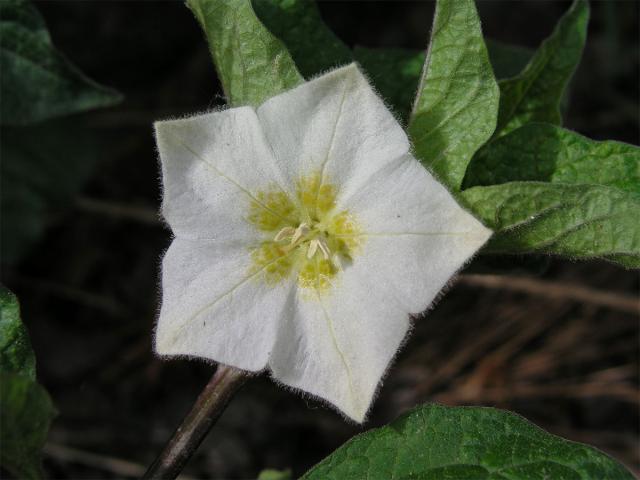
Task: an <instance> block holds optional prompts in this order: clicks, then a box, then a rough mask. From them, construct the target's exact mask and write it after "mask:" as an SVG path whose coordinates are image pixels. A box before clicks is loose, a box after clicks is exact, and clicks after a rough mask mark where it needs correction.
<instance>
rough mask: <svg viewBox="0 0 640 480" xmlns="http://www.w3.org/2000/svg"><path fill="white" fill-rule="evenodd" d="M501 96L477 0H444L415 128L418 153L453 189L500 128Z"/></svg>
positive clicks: (436, 20) (420, 91)
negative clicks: (481, 23)
mask: <svg viewBox="0 0 640 480" xmlns="http://www.w3.org/2000/svg"><path fill="white" fill-rule="evenodd" d="M498 95H499V94H498V85H497V84H496V80H495V77H494V76H493V71H492V69H491V64H490V63H489V57H488V54H487V48H486V46H485V43H484V39H483V37H482V31H481V29H480V20H479V18H478V14H477V12H476V7H475V5H474V2H473V0H440V1H438V3H437V4H436V13H435V18H434V25H433V31H432V34H431V44H430V45H429V52H428V54H427V59H426V62H425V67H424V72H423V74H422V78H421V81H420V86H419V88H418V97H417V99H416V103H415V105H414V109H413V114H412V118H411V121H410V123H409V133H410V136H411V137H412V140H413V144H414V147H415V152H416V154H417V156H418V158H419V159H420V160H422V162H423V163H424V165H426V166H427V167H428V168H430V169H431V170H433V172H434V173H435V174H436V175H437V176H438V177H439V178H440V180H441V181H443V182H444V183H445V184H446V185H448V186H449V187H450V188H451V189H453V190H459V189H460V185H461V184H462V180H463V178H464V173H465V170H466V168H467V164H468V163H469V161H470V160H471V157H472V156H473V154H474V153H475V152H476V150H478V148H480V146H481V145H482V144H484V143H485V142H486V141H487V140H488V139H489V137H491V135H492V133H493V131H494V127H495V124H496V115H497V110H498Z"/></svg>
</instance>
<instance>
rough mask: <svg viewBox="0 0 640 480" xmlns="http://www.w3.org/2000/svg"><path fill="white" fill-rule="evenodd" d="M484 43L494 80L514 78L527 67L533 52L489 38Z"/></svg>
mask: <svg viewBox="0 0 640 480" xmlns="http://www.w3.org/2000/svg"><path fill="white" fill-rule="evenodd" d="M485 41H486V43H487V50H488V51H489V60H491V66H492V67H493V73H495V75H496V78H500V79H504V78H510V77H514V76H516V75H517V74H519V73H520V72H521V71H522V70H523V69H524V67H526V66H527V64H528V63H529V61H530V60H531V57H532V56H533V51H532V50H530V49H528V48H526V47H521V46H519V45H509V44H506V43H502V42H498V41H496V40H491V39H490V38H486V39H485Z"/></svg>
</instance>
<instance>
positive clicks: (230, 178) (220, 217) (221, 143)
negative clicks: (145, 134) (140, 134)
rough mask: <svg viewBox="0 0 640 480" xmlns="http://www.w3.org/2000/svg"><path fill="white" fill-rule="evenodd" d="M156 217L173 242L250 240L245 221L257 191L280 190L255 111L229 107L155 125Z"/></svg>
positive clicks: (250, 229)
mask: <svg viewBox="0 0 640 480" xmlns="http://www.w3.org/2000/svg"><path fill="white" fill-rule="evenodd" d="M155 129H156V140H157V143H158V149H159V151H160V160H161V163H162V176H163V183H164V199H163V202H162V214H163V215H164V217H165V218H166V220H167V222H168V223H169V225H170V226H171V229H172V230H173V232H174V233H175V235H176V236H178V237H185V238H193V239H195V238H201V239H221V240H224V241H228V240H233V239H251V238H255V236H256V234H257V231H256V229H255V228H254V227H253V226H252V225H250V224H249V223H248V222H247V214H248V212H249V205H250V204H251V202H253V201H256V199H255V195H256V192H258V191H259V190H260V189H264V188H266V187H269V186H278V187H279V188H280V189H282V188H283V182H282V181H281V177H280V174H279V169H278V168H277V166H276V164H275V161H274V157H273V154H272V152H271V150H270V147H269V145H268V144H267V143H266V141H265V138H264V134H263V132H262V129H261V127H260V124H259V123H258V119H257V117H256V114H255V111H254V110H253V109H252V108H250V107H241V108H233V109H230V110H224V111H220V112H213V113H207V114H204V115H198V116H195V117H190V118H185V119H181V120H169V121H163V122H157V123H156V124H155Z"/></svg>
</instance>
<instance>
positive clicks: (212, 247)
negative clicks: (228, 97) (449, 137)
mask: <svg viewBox="0 0 640 480" xmlns="http://www.w3.org/2000/svg"><path fill="white" fill-rule="evenodd" d="M156 138H157V142H158V148H159V151H160V159H161V163H162V175H163V182H164V199H163V205H162V213H163V215H164V217H165V219H166V220H167V222H168V224H169V225H170V227H171V229H172V230H173V233H174V235H175V238H174V239H173V242H172V244H171V246H170V247H169V249H168V251H167V252H166V255H165V257H164V261H163V264H162V307H161V311H160V317H159V320H158V325H157V330H156V339H155V348H156V351H157V353H158V354H160V355H169V356H171V355H181V356H192V357H202V358H206V359H211V360H215V361H216V362H220V363H223V364H228V365H232V366H234V367H237V368H240V369H243V370H248V371H260V370H262V369H265V368H269V369H270V370H271V372H272V374H273V376H274V377H275V378H276V379H277V380H278V381H280V382H282V383H284V384H286V385H288V386H291V387H294V388H297V389H300V390H303V391H305V392H308V393H310V394H312V395H315V396H318V397H320V398H322V399H325V400H327V401H328V402H330V403H331V404H333V405H335V406H336V407H337V408H338V409H339V410H341V411H342V412H344V414H345V415H347V416H348V417H350V418H352V419H353V420H355V421H357V422H361V421H363V419H364V417H365V415H366V413H367V411H368V409H369V406H370V404H371V401H372V399H373V396H374V394H375V391H376V388H377V386H378V384H379V383H380V379H381V377H382V375H383V374H384V372H385V369H386V368H387V366H388V365H389V362H390V361H391V359H392V358H393V357H394V355H395V353H396V351H397V350H398V348H399V346H400V344H401V343H402V340H403V338H404V337H405V335H406V333H407V331H408V329H409V325H410V324H409V322H410V314H416V313H419V312H421V311H423V310H424V309H426V308H427V307H428V306H429V304H430V303H431V302H432V301H433V299H434V298H435V297H436V295H437V294H438V292H439V291H440V290H441V289H442V287H443V286H444V285H445V284H446V283H447V281H448V280H449V279H450V277H451V276H452V275H453V274H454V273H455V272H456V271H457V270H458V269H459V268H460V267H461V266H462V265H463V264H464V263H465V262H466V261H467V260H468V259H469V257H470V256H471V255H473V253H474V252H476V250H477V249H478V248H480V247H481V246H482V245H483V244H484V243H485V241H486V240H487V239H488V238H489V236H490V234H491V232H490V231H489V230H487V229H486V228H485V227H484V226H483V225H482V224H481V223H479V222H478V221H477V220H476V219H475V218H474V217H473V216H471V215H470V214H469V213H467V212H466V211H465V210H463V209H462V208H460V206H458V204H457V203H456V202H455V200H454V199H453V197H452V196H451V195H450V193H449V192H448V191H447V190H446V189H445V188H444V187H443V186H442V185H441V184H440V183H438V182H437V181H436V180H435V179H434V178H433V177H432V176H431V174H430V173H429V172H427V170H425V168H424V167H422V166H421V165H420V164H419V163H418V162H417V161H416V160H415V159H414V158H413V157H412V156H411V154H410V153H409V148H410V146H409V141H408V139H407V136H406V134H405V132H404V131H403V130H402V128H401V127H400V125H399V124H398V122H397V121H396V120H395V118H394V117H393V115H392V114H391V113H390V112H389V110H388V109H387V108H386V107H385V105H384V103H383V102H382V100H380V98H378V96H377V95H376V94H375V92H374V91H373V90H372V89H371V87H370V86H369V84H368V82H367V80H366V79H365V78H364V76H363V75H362V74H361V73H360V72H359V70H358V68H357V67H356V66H355V65H350V66H347V67H344V68H341V69H338V70H334V71H332V72H330V73H328V74H326V75H323V76H321V77H319V78H317V79H315V80H312V81H309V82H307V83H305V84H303V85H301V86H299V87H297V88H295V89H293V90H290V91H288V92H285V93H283V94H281V95H278V96H276V97H273V98H271V99H269V100H267V101H266V102H265V103H264V104H262V105H261V106H260V107H258V108H257V109H254V108H251V107H240V108H232V109H228V110H223V111H218V112H212V113H207V114H204V115H198V116H195V117H191V118H185V119H180V120H172V121H163V122H158V123H156Z"/></svg>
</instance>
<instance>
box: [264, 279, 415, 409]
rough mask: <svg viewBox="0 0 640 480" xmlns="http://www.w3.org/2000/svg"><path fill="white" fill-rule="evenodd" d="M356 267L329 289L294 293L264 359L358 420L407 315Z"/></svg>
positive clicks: (284, 377)
mask: <svg viewBox="0 0 640 480" xmlns="http://www.w3.org/2000/svg"><path fill="white" fill-rule="evenodd" d="M361 273H362V272H360V271H359V269H358V268H357V267H353V268H349V269H348V270H345V272H344V274H343V275H342V276H340V278H339V279H338V282H339V284H338V285H336V288H334V289H333V290H332V291H331V292H330V293H329V294H326V295H325V294H322V293H321V294H315V292H311V293H310V292H307V293H304V292H302V293H299V294H298V296H297V301H296V310H297V313H296V315H295V319H292V318H289V319H288V320H286V321H285V322H283V323H282V324H281V326H280V333H279V335H278V338H277V340H276V344H275V346H274V349H273V353H272V355H271V359H270V360H269V366H270V368H271V370H272V372H273V375H274V377H275V378H276V379H278V380H279V381H281V382H282V383H284V384H286V385H289V386H292V387H294V388H299V389H301V390H304V391H306V392H309V393H311V394H313V395H316V396H318V397H320V398H323V399H325V400H327V401H329V402H330V403H331V404H333V405H335V406H336V407H337V408H338V409H339V410H341V411H342V412H343V413H344V414H345V415H347V416H348V417H350V418H351V419H353V420H355V421H356V422H362V421H364V419H365V416H366V413H367V411H368V410H369V407H370V405H371V402H372V400H373V397H374V395H375V392H376V389H377V387H378V384H379V383H380V379H381V377H382V375H383V374H384V371H385V370H386V368H387V366H388V365H389V362H390V361H391V359H392V358H393V356H394V355H395V353H396V351H397V350H398V347H399V346H400V343H401V342H402V339H403V338H404V336H405V335H406V333H407V330H408V328H409V316H408V314H407V312H406V310H404V309H403V308H402V306H401V305H399V304H398V303H397V302H395V301H394V299H393V298H391V299H390V300H391V301H389V298H388V297H386V296H385V295H384V294H383V293H384V292H383V291H382V288H381V286H380V285H375V284H373V283H371V282H370V281H369V280H368V279H367V278H366V276H363V275H362V274H361Z"/></svg>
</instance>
